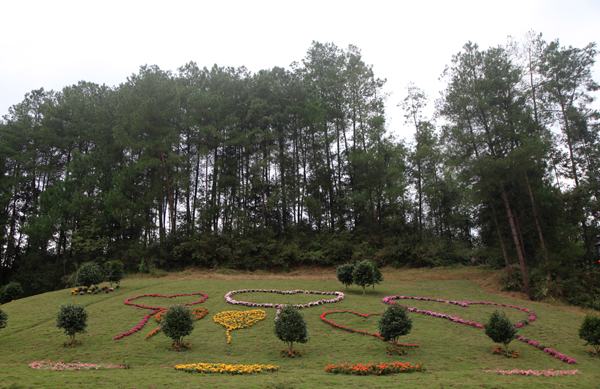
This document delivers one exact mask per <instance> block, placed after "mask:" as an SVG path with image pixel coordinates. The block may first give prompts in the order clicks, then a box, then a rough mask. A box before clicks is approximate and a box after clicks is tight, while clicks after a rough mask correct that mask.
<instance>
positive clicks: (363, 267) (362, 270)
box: [352, 261, 382, 294]
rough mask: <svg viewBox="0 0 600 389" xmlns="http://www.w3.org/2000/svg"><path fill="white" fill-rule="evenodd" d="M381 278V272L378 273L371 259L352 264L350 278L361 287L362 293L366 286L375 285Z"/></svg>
mask: <svg viewBox="0 0 600 389" xmlns="http://www.w3.org/2000/svg"><path fill="white" fill-rule="evenodd" d="M381 278H382V277H381V273H380V272H379V273H378V269H377V266H376V265H375V264H374V263H373V262H371V261H360V262H358V263H357V264H356V265H354V271H353V272H352V280H353V282H354V283H355V284H356V285H358V286H360V287H362V288H363V294H364V293H365V288H366V287H367V286H369V285H373V286H375V284H377V283H379V282H380V279H381Z"/></svg>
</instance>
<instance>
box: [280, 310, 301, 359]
mask: <svg viewBox="0 0 600 389" xmlns="http://www.w3.org/2000/svg"><path fill="white" fill-rule="evenodd" d="M275 334H276V335H277V337H278V338H279V339H280V340H281V341H283V342H285V343H287V345H288V349H287V352H286V353H287V355H288V356H290V357H293V356H295V355H298V353H297V352H295V351H294V348H293V345H294V343H306V342H307V341H308V331H307V329H306V322H305V321H304V318H303V317H302V315H301V314H300V311H298V309H296V308H294V307H292V306H290V305H287V306H285V307H284V308H283V309H282V310H281V311H280V312H279V315H278V316H277V318H276V319H275Z"/></svg>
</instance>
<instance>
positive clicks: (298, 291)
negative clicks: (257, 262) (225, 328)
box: [225, 289, 344, 313]
mask: <svg viewBox="0 0 600 389" xmlns="http://www.w3.org/2000/svg"><path fill="white" fill-rule="evenodd" d="M242 293H274V294H283V295H291V294H319V295H325V296H335V297H334V298H330V299H321V300H316V301H311V302H308V303H304V304H289V305H291V306H293V307H296V308H298V309H302V308H310V307H316V306H317V305H323V304H331V303H337V302H339V301H342V300H343V299H344V293H342V292H338V291H321V290H301V289H296V290H278V289H239V290H232V291H229V292H227V293H226V294H225V301H226V302H227V303H228V304H233V305H243V306H246V307H254V308H275V309H277V313H279V311H280V310H281V308H283V307H284V306H285V305H286V304H274V303H254V302H251V301H241V300H236V299H234V298H233V296H234V295H236V294H242Z"/></svg>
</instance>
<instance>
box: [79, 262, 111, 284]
mask: <svg viewBox="0 0 600 389" xmlns="http://www.w3.org/2000/svg"><path fill="white" fill-rule="evenodd" d="M103 280H104V273H103V272H102V269H101V268H100V266H98V265H97V264H96V263H94V262H86V263H84V264H82V265H81V266H80V267H79V270H77V284H78V285H82V286H92V285H97V284H99V283H101V282H102V281H103Z"/></svg>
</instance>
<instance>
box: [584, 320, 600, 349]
mask: <svg viewBox="0 0 600 389" xmlns="http://www.w3.org/2000/svg"><path fill="white" fill-rule="evenodd" d="M579 337H580V338H581V339H583V340H585V341H586V342H587V343H586V344H589V345H591V346H593V347H594V353H595V354H596V355H597V356H599V357H600V317H598V316H592V315H587V316H586V317H585V319H584V320H583V323H581V328H579Z"/></svg>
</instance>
